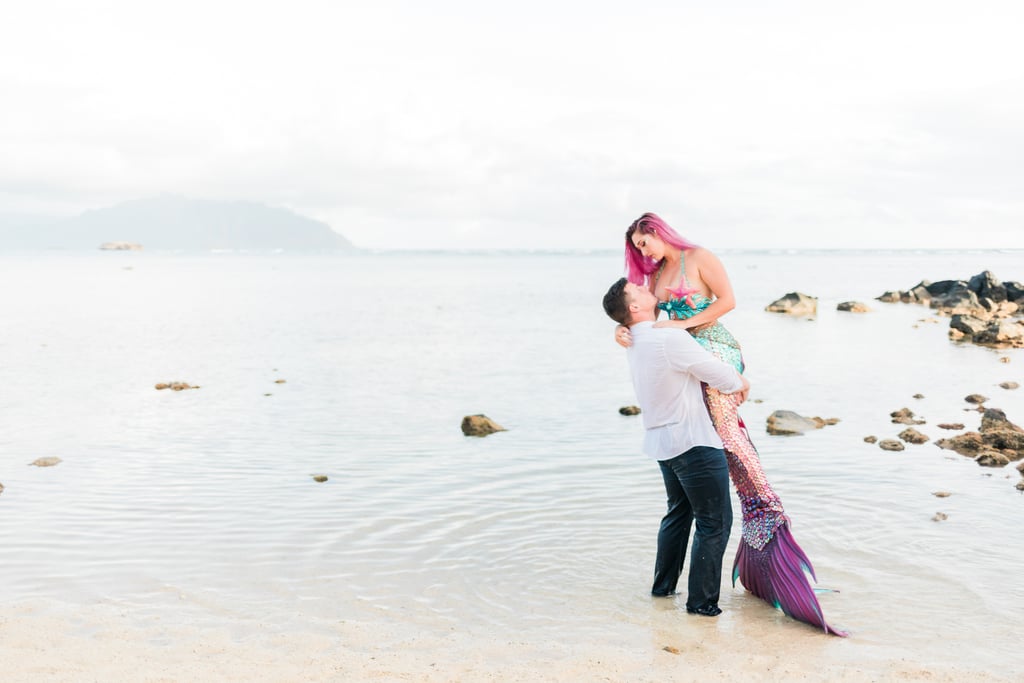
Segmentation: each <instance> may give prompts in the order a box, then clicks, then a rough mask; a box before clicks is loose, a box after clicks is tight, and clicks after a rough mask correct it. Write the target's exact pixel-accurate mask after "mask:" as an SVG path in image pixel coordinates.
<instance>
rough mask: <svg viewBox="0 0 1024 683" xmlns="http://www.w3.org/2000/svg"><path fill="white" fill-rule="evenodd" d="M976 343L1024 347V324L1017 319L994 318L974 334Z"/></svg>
mask: <svg viewBox="0 0 1024 683" xmlns="http://www.w3.org/2000/svg"><path fill="white" fill-rule="evenodd" d="M973 341H974V343H975V344H982V345H985V346H996V347H1014V348H1016V347H1024V324H1021V322H1020V321H1016V320H994V321H992V322H991V323H989V325H988V327H986V328H985V329H984V330H983V331H981V332H979V333H978V334H976V335H974V339H973Z"/></svg>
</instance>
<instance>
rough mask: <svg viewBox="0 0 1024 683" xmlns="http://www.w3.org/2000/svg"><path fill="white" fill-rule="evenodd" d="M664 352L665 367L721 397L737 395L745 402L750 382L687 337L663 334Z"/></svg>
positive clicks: (686, 335)
mask: <svg viewBox="0 0 1024 683" xmlns="http://www.w3.org/2000/svg"><path fill="white" fill-rule="evenodd" d="M665 352H666V353H667V354H668V361H669V364H670V365H671V366H672V367H673V368H675V369H676V370H681V371H683V372H688V373H690V374H691V375H693V376H694V377H696V378H697V379H699V380H700V381H701V382H706V383H707V385H708V386H710V387H713V388H715V389H718V390H719V391H721V392H722V393H723V394H735V393H740V394H741V396H742V398H743V400H746V393H747V392H749V391H750V382H748V381H747V379H746V378H745V377H743V376H742V375H740V373H738V372H736V369H735V368H733V367H732V366H731V365H729V364H728V363H723V362H722V361H720V360H718V359H717V358H715V357H714V356H713V355H711V354H710V353H709V352H708V351H706V350H705V349H704V347H702V346H701V345H700V344H698V343H697V341H696V340H695V339H694V338H693V337H691V336H690V335H689V334H679V333H678V332H673V333H672V334H668V335H665ZM741 402H742V401H741Z"/></svg>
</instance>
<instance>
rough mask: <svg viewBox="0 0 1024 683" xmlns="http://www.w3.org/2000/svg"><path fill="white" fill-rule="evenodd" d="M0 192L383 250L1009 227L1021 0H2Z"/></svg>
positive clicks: (24, 201) (1023, 206) (1004, 244)
mask: <svg viewBox="0 0 1024 683" xmlns="http://www.w3.org/2000/svg"><path fill="white" fill-rule="evenodd" d="M4 4H5V8H4V11H3V16H4V20H3V22H0V93H2V94H3V97H2V101H0V216H3V215H5V214H6V215H13V214H19V215H24V214H30V215H35V214H39V215H48V216H56V215H74V214H76V213H79V212H81V211H84V210H87V209H93V208H99V207H103V206H109V205H112V204H116V203H118V202H122V201H127V200H131V199H139V198H144V197H149V196H154V195H158V194H163V193H171V194H180V195H185V196H188V197H193V198H197V199H227V200H251V201H258V202H264V203H267V204H270V205H273V206H284V207H288V208H291V209H294V210H295V211H298V212H299V213H302V214H304V215H308V216H310V217H313V218H317V219H320V220H323V221H326V222H327V223H329V224H330V225H331V226H332V227H333V228H334V229H335V230H337V231H338V232H341V233H342V234H344V235H345V236H346V237H348V238H349V239H350V240H351V241H352V242H354V243H355V244H356V245H358V246H362V247H369V248H376V249H388V248H414V249H424V248H425V249H432V248H438V249H452V248H454V249H460V248H467V249H479V248H513V249H522V248H526V249H566V248H582V249H602V248H618V247H619V246H620V245H621V244H622V236H623V232H624V230H625V229H626V228H627V227H628V226H629V224H630V223H631V222H632V221H633V219H635V218H636V217H637V216H639V215H640V214H641V213H643V212H645V211H654V212H656V213H658V214H660V215H661V216H662V217H663V218H665V220H666V221H668V222H669V224H671V225H672V226H673V227H675V228H676V229H677V230H678V231H679V232H680V233H682V234H683V235H684V236H686V237H688V238H689V239H691V241H694V242H697V243H699V244H702V245H705V246H708V247H712V248H748V247H749V248H761V247H772V246H778V247H787V248H799V247H805V248H846V247H872V248H875V247H877V248H888V247H892V248H961V247H964V248H968V247H976V248H1024V124H1022V122H1024V40H1021V39H1020V36H1021V32H1022V29H1024V3H1020V2H1016V1H995V2H988V1H986V0H973V1H971V2H967V1H962V2H947V1H945V0H931V1H927V2H925V1H917V0H913V1H903V0H886V1H884V2H876V1H875V0H862V1H858V2H849V1H848V0H846V1H844V2H833V1H832V0H818V1H807V2H796V1H788V0H779V1H775V2H754V1H749V2H730V1H728V0H722V1H719V2H692V1H689V0H672V1H665V2H642V1H636V2H632V3H623V2H607V1H605V0H590V1H587V2H582V1H580V2H577V1H568V2H558V1H557V0H547V1H536V0H518V1H517V2H515V3H488V2H480V1H479V0H476V1H469V0H466V1H462V0H431V1H430V2H414V1H401V0H398V1H395V0H376V1H375V2H373V3H370V2H349V1H347V0H340V1H339V0H334V1H332V2H327V1H324V2H320V1H312V0H290V1H288V2H284V1H282V2H260V1H259V0H249V1H247V2H226V1H218V0H205V1H204V2H193V1H192V0H178V1H176V2H174V3H166V2H161V3H155V2H148V1H145V0H133V1H128V2H124V1H114V2H106V1H104V0H93V1H92V2H89V3H82V2H79V1H77V0H76V1H74V2H52V1H49V0H35V1H34V2H21V3H15V2H13V0H8V2H5V3H4Z"/></svg>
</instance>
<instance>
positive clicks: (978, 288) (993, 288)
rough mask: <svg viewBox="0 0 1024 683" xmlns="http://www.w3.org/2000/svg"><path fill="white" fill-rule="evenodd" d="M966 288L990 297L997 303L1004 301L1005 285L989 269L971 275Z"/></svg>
mask: <svg viewBox="0 0 1024 683" xmlns="http://www.w3.org/2000/svg"><path fill="white" fill-rule="evenodd" d="M967 288H968V289H970V290H971V291H972V292H974V293H975V294H977V295H978V296H979V297H984V298H986V299H991V300H992V301H995V302H997V303H998V302H1000V301H1006V287H1004V286H1003V284H1002V283H1000V282H999V280H998V279H996V276H995V275H993V274H992V271H990V270H986V271H984V272H982V273H978V274H977V275H975V276H974V277H972V278H971V279H970V280H969V281H968V283H967Z"/></svg>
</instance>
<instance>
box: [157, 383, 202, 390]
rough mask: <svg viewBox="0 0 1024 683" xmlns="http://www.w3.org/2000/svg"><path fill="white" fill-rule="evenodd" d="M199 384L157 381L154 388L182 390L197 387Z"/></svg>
mask: <svg viewBox="0 0 1024 683" xmlns="http://www.w3.org/2000/svg"><path fill="white" fill-rule="evenodd" d="M198 388H199V385H198V384H196V385H194V386H193V385H191V384H189V383H188V382H159V383H157V384H156V390H157V391H160V390H163V389H170V390H171V391H184V390H185V389H198Z"/></svg>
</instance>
